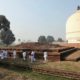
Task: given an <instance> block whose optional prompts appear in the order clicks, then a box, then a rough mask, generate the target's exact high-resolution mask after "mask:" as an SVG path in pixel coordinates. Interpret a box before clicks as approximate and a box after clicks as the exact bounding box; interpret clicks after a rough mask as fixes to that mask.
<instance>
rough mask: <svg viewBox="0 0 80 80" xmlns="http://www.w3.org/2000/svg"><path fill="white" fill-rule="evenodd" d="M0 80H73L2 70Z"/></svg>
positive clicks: (0, 70)
mask: <svg viewBox="0 0 80 80" xmlns="http://www.w3.org/2000/svg"><path fill="white" fill-rule="evenodd" d="M0 80H72V79H67V78H62V77H55V76H48V75H42V74H38V73H35V72H31V71H20V70H16V69H14V70H9V69H5V68H0Z"/></svg>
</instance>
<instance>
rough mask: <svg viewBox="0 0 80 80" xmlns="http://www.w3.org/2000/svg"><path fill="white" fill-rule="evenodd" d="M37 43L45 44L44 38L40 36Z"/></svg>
mask: <svg viewBox="0 0 80 80" xmlns="http://www.w3.org/2000/svg"><path fill="white" fill-rule="evenodd" d="M38 42H39V43H47V40H46V37H45V36H40V37H39V38H38Z"/></svg>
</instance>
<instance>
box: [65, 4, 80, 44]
mask: <svg viewBox="0 0 80 80" xmlns="http://www.w3.org/2000/svg"><path fill="white" fill-rule="evenodd" d="M66 40H67V41H68V43H80V6H78V7H77V11H76V12H74V13H73V14H72V15H71V16H70V17H69V18H68V20H67V23H66Z"/></svg>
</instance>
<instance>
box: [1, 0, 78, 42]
mask: <svg viewBox="0 0 80 80" xmlns="http://www.w3.org/2000/svg"><path fill="white" fill-rule="evenodd" d="M78 5H80V0H0V15H5V16H6V17H7V19H8V20H9V21H10V23H11V24H10V26H11V30H12V31H13V33H14V35H15V37H16V40H17V39H19V38H20V39H21V40H22V41H24V40H25V41H28V40H31V41H37V39H38V37H39V36H40V35H44V36H48V35H51V36H53V37H54V38H55V39H57V38H58V37H61V38H63V39H65V33H66V32H65V29H66V21H67V19H68V17H69V16H70V15H71V14H73V13H74V12H75V11H76V8H77V6H78Z"/></svg>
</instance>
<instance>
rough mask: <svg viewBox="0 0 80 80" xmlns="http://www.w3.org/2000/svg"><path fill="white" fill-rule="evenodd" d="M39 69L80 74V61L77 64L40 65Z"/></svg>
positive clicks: (56, 63) (61, 62) (68, 62)
mask: <svg viewBox="0 0 80 80" xmlns="http://www.w3.org/2000/svg"><path fill="white" fill-rule="evenodd" d="M37 67H43V68H50V69H60V70H66V71H74V72H80V61H79V62H75V61H56V62H47V63H45V64H38V65H37Z"/></svg>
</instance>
